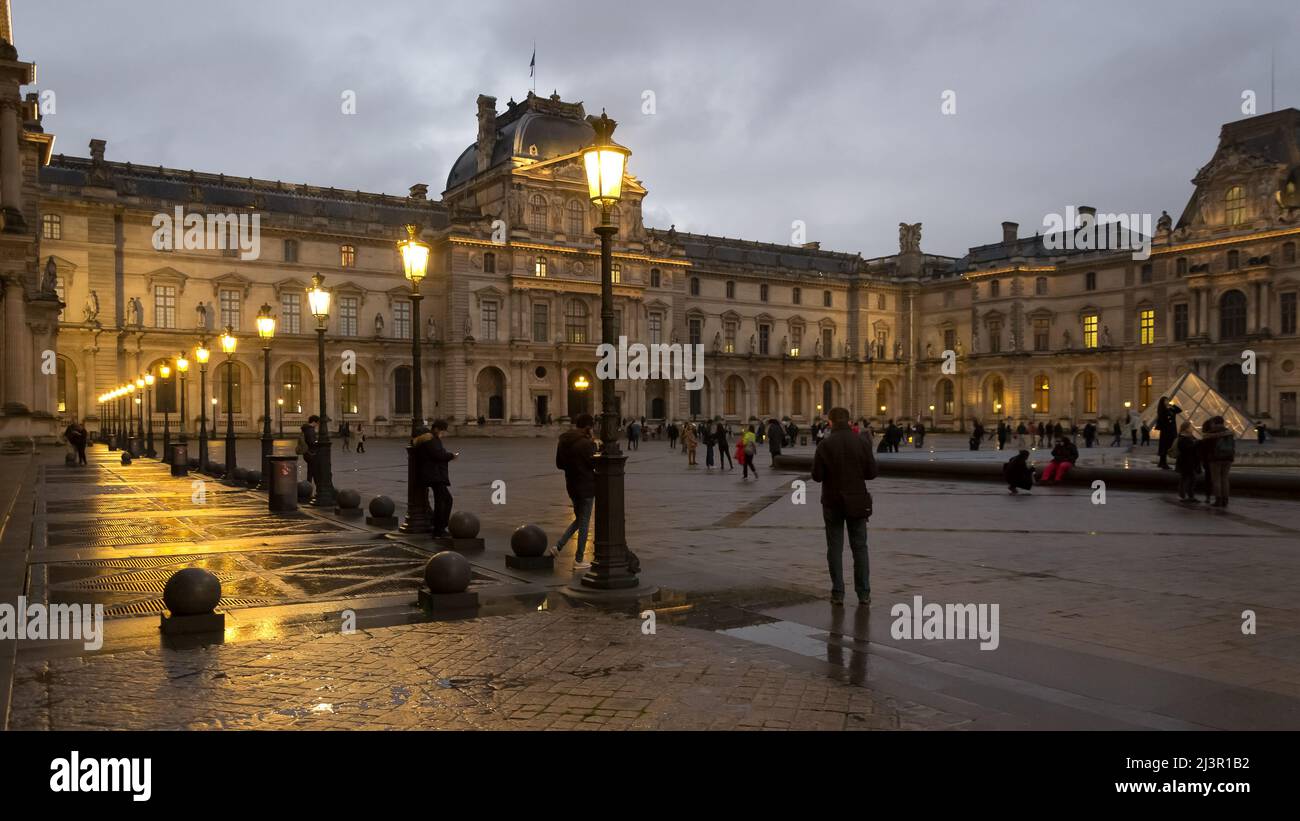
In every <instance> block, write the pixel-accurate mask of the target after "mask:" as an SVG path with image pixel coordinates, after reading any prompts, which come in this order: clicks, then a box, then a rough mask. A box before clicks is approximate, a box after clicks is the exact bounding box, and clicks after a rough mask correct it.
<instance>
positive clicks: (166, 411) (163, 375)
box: [154, 362, 176, 464]
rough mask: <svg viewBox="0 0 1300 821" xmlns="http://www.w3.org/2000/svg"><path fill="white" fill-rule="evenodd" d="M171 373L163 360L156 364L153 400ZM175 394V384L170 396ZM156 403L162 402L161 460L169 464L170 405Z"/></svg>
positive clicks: (170, 437) (159, 395)
mask: <svg viewBox="0 0 1300 821" xmlns="http://www.w3.org/2000/svg"><path fill="white" fill-rule="evenodd" d="M171 375H172V369H171V367H170V366H169V365H168V364H167V363H165V362H164V363H163V364H161V365H159V366H158V377H159V382H158V393H156V394H154V401H155V402H157V400H158V399H159V398H161V397H162V383H163V382H165V381H167V380H168V379H170V378H171ZM175 395H176V387H175V385H173V386H172V396H175ZM158 404H162V406H163V457H162V460H163V462H165V463H167V464H171V459H172V454H171V444H172V431H171V407H170V406H169V405H166V404H163V403H158Z"/></svg>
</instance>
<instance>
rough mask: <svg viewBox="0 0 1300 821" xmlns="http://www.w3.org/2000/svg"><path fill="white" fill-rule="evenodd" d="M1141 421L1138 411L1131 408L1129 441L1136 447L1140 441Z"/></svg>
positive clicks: (1129, 413)
mask: <svg viewBox="0 0 1300 821" xmlns="http://www.w3.org/2000/svg"><path fill="white" fill-rule="evenodd" d="M1140 422H1141V420H1140V418H1139V417H1138V414H1137V411H1135V410H1133V409H1131V408H1130V409H1129V412H1128V434H1129V441H1130V442H1131V443H1132V444H1133V445H1134V446H1135V447H1136V446H1137V443H1138V424H1139V423H1140Z"/></svg>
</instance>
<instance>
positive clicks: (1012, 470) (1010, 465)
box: [1002, 449, 1034, 496]
mask: <svg viewBox="0 0 1300 821" xmlns="http://www.w3.org/2000/svg"><path fill="white" fill-rule="evenodd" d="M1002 478H1003V479H1006V480H1007V489H1008V490H1010V491H1011V495H1012V496H1015V495H1016V494H1017V493H1019V492H1020V491H1022V490H1032V489H1033V487H1034V469H1033V468H1031V467H1030V466H1029V451H1027V450H1023V449H1022V450H1021V451H1020V452H1019V453H1017V454H1016V455H1015V456H1012V457H1011V458H1010V459H1008V460H1007V463H1006V464H1005V465H1003V466H1002Z"/></svg>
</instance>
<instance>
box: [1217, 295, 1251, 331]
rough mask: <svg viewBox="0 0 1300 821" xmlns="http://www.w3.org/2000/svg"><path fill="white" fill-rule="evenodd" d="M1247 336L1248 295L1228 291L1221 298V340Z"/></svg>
mask: <svg viewBox="0 0 1300 821" xmlns="http://www.w3.org/2000/svg"><path fill="white" fill-rule="evenodd" d="M1245 335H1246V295H1245V294H1243V293H1242V292H1241V291H1228V292H1227V293H1225V294H1224V295H1223V296H1222V297H1220V298H1219V338H1220V339H1236V338H1238V337H1242V336H1245Z"/></svg>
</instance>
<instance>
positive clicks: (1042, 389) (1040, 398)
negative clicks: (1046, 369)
mask: <svg viewBox="0 0 1300 821" xmlns="http://www.w3.org/2000/svg"><path fill="white" fill-rule="evenodd" d="M1034 403H1035V404H1036V405H1038V407H1037V408H1035V411H1036V412H1037V413H1051V412H1052V384H1051V383H1050V382H1049V381H1047V374H1045V373H1040V374H1039V375H1038V376H1035V377H1034Z"/></svg>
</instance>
